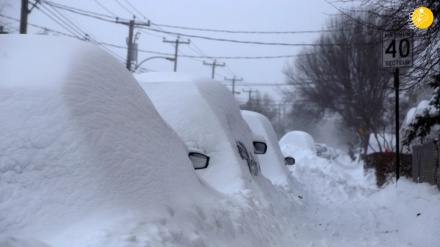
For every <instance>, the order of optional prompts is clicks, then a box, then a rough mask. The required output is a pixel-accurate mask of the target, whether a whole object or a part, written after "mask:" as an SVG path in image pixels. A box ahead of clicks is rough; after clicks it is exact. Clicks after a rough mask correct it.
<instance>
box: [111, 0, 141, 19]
mask: <svg viewBox="0 0 440 247" xmlns="http://www.w3.org/2000/svg"><path fill="white" fill-rule="evenodd" d="M114 1H115V2H116V3H117V4H119V6H121V7H122V8H123V9H125V10H126V11H127V12H128V13H130V15H133V16H136V15H135V14H134V13H133V12H131V11H130V10H129V9H127V8H126V7H125V6H124V5H122V3H120V2H119V1H118V0H114Z"/></svg>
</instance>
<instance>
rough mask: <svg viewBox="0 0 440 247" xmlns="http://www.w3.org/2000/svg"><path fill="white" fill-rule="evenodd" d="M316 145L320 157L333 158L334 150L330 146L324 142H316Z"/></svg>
mask: <svg viewBox="0 0 440 247" xmlns="http://www.w3.org/2000/svg"><path fill="white" fill-rule="evenodd" d="M315 147H316V155H317V156H318V157H322V158H325V159H331V158H332V151H331V150H330V148H329V147H328V146H327V145H326V144H324V143H315Z"/></svg>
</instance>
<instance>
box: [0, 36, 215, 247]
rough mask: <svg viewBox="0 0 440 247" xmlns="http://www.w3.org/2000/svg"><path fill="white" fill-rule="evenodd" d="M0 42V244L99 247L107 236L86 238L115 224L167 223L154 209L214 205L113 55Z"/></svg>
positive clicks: (200, 160)
mask: <svg viewBox="0 0 440 247" xmlns="http://www.w3.org/2000/svg"><path fill="white" fill-rule="evenodd" d="M0 44H1V45H0V71H1V80H0V112H1V115H2V120H1V121H0V136H1V138H0V243H8V241H9V240H11V241H9V242H10V243H11V244H13V245H12V246H46V245H43V244H41V245H32V244H30V245H25V244H24V242H23V241H27V240H23V241H22V240H20V239H21V237H22V236H26V237H28V238H29V239H38V240H39V241H38V242H41V241H43V242H45V243H47V244H49V245H51V246H65V245H66V243H68V245H69V246H90V245H89V243H87V242H85V241H87V240H90V241H91V239H94V240H98V238H99V240H100V241H102V242H101V244H99V242H98V243H95V244H96V245H94V246H105V245H107V244H104V242H105V243H109V241H110V240H108V238H111V235H106V236H104V235H100V236H99V237H98V238H97V237H96V236H95V235H93V234H96V233H98V232H107V231H110V230H111V229H112V228H111V227H110V226H112V225H115V224H116V222H119V221H124V222H125V224H133V225H136V224H137V223H136V221H141V222H143V223H142V224H147V223H151V222H153V221H151V218H150V220H149V217H150V216H151V217H153V218H154V219H155V220H157V221H160V222H166V221H167V220H166V219H165V218H164V217H166V215H165V216H164V214H163V211H162V210H161V209H162V208H167V210H168V211H169V212H171V211H179V210H180V209H181V208H180V207H181V206H180V205H185V203H186V202H187V201H188V200H190V201H191V202H192V203H201V204H207V202H208V201H207V200H209V199H208V198H211V199H213V198H218V195H217V194H218V193H217V192H215V191H214V190H211V188H210V187H207V186H205V184H204V183H202V182H201V181H200V179H199V177H198V175H197V173H196V172H195V171H194V168H193V164H196V165H197V166H199V165H200V167H205V166H206V165H207V159H206V157H203V156H200V155H196V156H193V155H192V154H196V153H198V152H197V150H188V148H187V146H186V145H185V144H184V142H183V141H182V140H181V139H180V138H179V136H178V135H177V134H176V133H175V132H174V130H173V129H172V128H170V127H169V125H167V124H166V123H165V122H164V120H163V119H162V118H161V117H160V115H159V113H158V112H157V111H156V109H155V107H154V105H153V104H152V102H151V101H150V100H149V99H148V97H147V95H146V94H145V93H144V91H143V90H142V88H141V87H140V86H139V84H138V83H137V81H136V79H135V78H134V77H133V76H132V75H131V73H130V72H129V71H127V70H126V68H125V67H123V66H122V65H121V63H120V62H119V61H118V60H117V59H116V58H114V57H113V56H111V55H110V54H108V53H107V52H105V51H104V50H102V49H101V48H99V47H96V46H94V45H92V44H90V43H86V42H82V41H79V40H76V39H67V38H60V37H53V36H45V35H38V36H33V35H0ZM193 151H194V152H193ZM191 153H192V154H191ZM188 155H190V158H188ZM201 155H203V154H201ZM191 156H193V157H192V158H191ZM190 159H192V160H195V159H197V161H196V162H194V163H193V164H191V161H190ZM188 198H190V199H188ZM211 201H212V200H211ZM161 218H162V219H163V220H162V219H161ZM133 219H134V220H133ZM130 222H132V223H130ZM173 224H174V223H173ZM160 225H163V224H162V223H161V224H160ZM186 225H187V223H185V226H186ZM173 227H175V225H173ZM192 227H194V228H196V227H195V226H192ZM118 230H119V231H120V230H123V228H120V229H118ZM155 235H156V234H155ZM10 236H12V237H10ZM2 238H3V240H2ZM4 238H6V240H5V239H4ZM8 239H9V240H8ZM66 239H67V240H66ZM106 240H108V241H106ZM36 242H37V240H32V241H30V240H29V243H36ZM0 245H2V244H0ZM116 245H118V244H116ZM121 245H125V244H121ZM2 246H3V245H2ZM6 246H10V245H8V244H6Z"/></svg>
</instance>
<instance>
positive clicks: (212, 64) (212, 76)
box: [203, 60, 226, 79]
mask: <svg viewBox="0 0 440 247" xmlns="http://www.w3.org/2000/svg"><path fill="white" fill-rule="evenodd" d="M203 65H209V66H212V72H211V78H212V79H214V75H215V67H225V66H226V64H225V63H222V64H219V63H217V60H214V62H213V63H207V62H205V61H203Z"/></svg>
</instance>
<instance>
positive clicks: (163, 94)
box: [136, 72, 261, 193]
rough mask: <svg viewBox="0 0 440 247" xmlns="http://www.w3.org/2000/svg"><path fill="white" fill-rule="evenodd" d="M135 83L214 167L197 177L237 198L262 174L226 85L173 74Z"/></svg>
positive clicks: (145, 77) (149, 76) (143, 78)
mask: <svg viewBox="0 0 440 247" xmlns="http://www.w3.org/2000/svg"><path fill="white" fill-rule="evenodd" d="M136 79H137V80H138V82H139V84H140V85H141V87H142V88H143V89H144V90H145V92H146V94H147V95H148V96H149V98H150V99H151V100H152V101H153V103H154V105H155V107H156V108H157V110H158V111H159V113H160V114H161V116H162V117H163V119H165V121H167V122H168V123H169V124H170V126H171V127H172V128H173V129H174V130H175V131H176V132H177V133H178V134H179V136H180V137H181V138H182V139H183V140H184V142H185V143H186V145H188V147H190V148H197V149H200V150H203V151H204V152H205V153H206V154H207V155H209V156H210V165H209V167H208V168H207V169H204V170H201V171H197V172H198V174H199V175H200V177H201V178H203V179H204V180H205V181H207V182H208V183H209V184H210V185H211V186H213V187H214V188H215V189H217V190H218V191H220V192H223V193H235V192H237V191H239V190H241V189H244V188H246V187H248V185H249V183H250V181H252V179H253V178H252V177H253V176H257V175H258V174H259V173H260V171H261V168H260V163H259V161H258V157H257V156H256V154H255V153H254V152H255V147H254V146H253V141H254V140H253V135H252V132H251V130H250V129H249V126H248V125H247V124H246V122H245V121H244V120H243V117H242V116H241V113H240V108H239V105H238V104H237V102H236V101H235V99H234V97H233V96H232V95H231V92H230V91H229V90H228V89H227V88H226V87H225V86H224V85H222V84H221V83H219V82H217V81H214V80H212V79H210V78H205V77H199V76H194V75H190V74H185V73H173V72H153V73H144V74H139V75H137V76H136ZM256 141H258V140H256ZM251 174H252V175H251ZM225 181H226V183H225Z"/></svg>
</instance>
